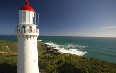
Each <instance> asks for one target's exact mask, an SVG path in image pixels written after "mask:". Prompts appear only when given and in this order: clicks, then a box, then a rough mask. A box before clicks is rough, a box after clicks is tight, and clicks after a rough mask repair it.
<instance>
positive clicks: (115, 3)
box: [0, 0, 116, 37]
mask: <svg viewBox="0 0 116 73" xmlns="http://www.w3.org/2000/svg"><path fill="white" fill-rule="evenodd" d="M29 1H30V5H31V6H32V7H33V8H34V9H35V11H36V13H39V16H40V17H39V19H40V20H39V24H38V25H39V29H40V35H41V36H91V37H116V0H29ZM24 4H25V0H1V1H0V9H1V10H0V26H1V27H0V35H9V34H10V35H11V34H14V32H15V27H16V26H17V25H18V11H19V9H20V8H21V7H22V6H23V5H24Z"/></svg>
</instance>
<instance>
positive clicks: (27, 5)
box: [20, 0, 35, 12]
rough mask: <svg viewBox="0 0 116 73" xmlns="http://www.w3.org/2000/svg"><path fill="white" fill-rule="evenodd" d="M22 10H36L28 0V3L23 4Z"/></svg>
mask: <svg viewBox="0 0 116 73" xmlns="http://www.w3.org/2000/svg"><path fill="white" fill-rule="evenodd" d="M20 10H28V11H33V12H35V10H34V9H33V8H32V7H30V5H29V1H28V0H26V5H24V6H22V7H21V9H20Z"/></svg>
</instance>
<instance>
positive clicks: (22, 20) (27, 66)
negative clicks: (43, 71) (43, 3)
mask: <svg viewBox="0 0 116 73" xmlns="http://www.w3.org/2000/svg"><path fill="white" fill-rule="evenodd" d="M16 35H17V38H18V53H17V55H18V58H17V73H39V68H38V50H37V37H38V36H39V29H38V27H37V25H36V13H35V10H34V9H33V8H32V7H30V5H29V1H28V0H26V4H25V5H24V6H22V7H21V9H20V10H19V25H17V28H16Z"/></svg>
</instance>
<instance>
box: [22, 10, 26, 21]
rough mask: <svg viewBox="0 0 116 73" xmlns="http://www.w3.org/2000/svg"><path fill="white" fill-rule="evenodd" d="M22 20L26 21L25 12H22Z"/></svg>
mask: <svg viewBox="0 0 116 73" xmlns="http://www.w3.org/2000/svg"><path fill="white" fill-rule="evenodd" d="M22 22H26V12H22Z"/></svg>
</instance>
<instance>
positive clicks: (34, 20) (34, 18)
mask: <svg viewBox="0 0 116 73" xmlns="http://www.w3.org/2000/svg"><path fill="white" fill-rule="evenodd" d="M33 24H36V13H34V17H33Z"/></svg>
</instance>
